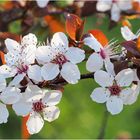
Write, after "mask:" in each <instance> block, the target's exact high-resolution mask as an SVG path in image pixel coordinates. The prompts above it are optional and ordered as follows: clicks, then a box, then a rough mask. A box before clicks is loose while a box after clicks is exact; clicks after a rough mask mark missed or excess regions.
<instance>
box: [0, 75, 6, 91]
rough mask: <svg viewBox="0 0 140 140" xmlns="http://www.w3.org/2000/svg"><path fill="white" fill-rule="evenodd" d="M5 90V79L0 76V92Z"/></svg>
mask: <svg viewBox="0 0 140 140" xmlns="http://www.w3.org/2000/svg"><path fill="white" fill-rule="evenodd" d="M5 88H6V80H5V78H4V77H3V76H2V75H1V76H0V92H2V91H3V90H4V89H5Z"/></svg>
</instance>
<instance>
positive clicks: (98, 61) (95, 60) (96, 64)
mask: <svg viewBox="0 0 140 140" xmlns="http://www.w3.org/2000/svg"><path fill="white" fill-rule="evenodd" d="M102 67H103V59H102V58H101V56H100V55H99V54H97V53H93V54H92V55H90V57H89V58H88V60H87V63H86V68H87V70H88V71H90V72H95V71H97V70H100V69H101V68H102Z"/></svg>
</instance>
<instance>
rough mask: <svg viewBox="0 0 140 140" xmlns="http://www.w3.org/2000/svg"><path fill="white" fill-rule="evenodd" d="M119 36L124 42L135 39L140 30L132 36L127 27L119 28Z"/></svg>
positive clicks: (139, 34)
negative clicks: (120, 35)
mask: <svg viewBox="0 0 140 140" xmlns="http://www.w3.org/2000/svg"><path fill="white" fill-rule="evenodd" d="M121 34H122V36H123V38H124V39H125V40H126V41H130V40H134V39H137V38H138V37H139V36H140V30H138V31H137V33H136V34H134V33H133V32H132V31H131V30H130V29H129V28H128V27H127V26H124V27H121Z"/></svg>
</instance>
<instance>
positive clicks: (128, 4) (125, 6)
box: [117, 0, 133, 11]
mask: <svg viewBox="0 0 140 140" xmlns="http://www.w3.org/2000/svg"><path fill="white" fill-rule="evenodd" d="M117 5H118V6H119V8H120V9H121V10H122V11H126V10H129V9H132V8H133V7H132V5H133V4H132V0H126V1H125V0H118V1H117Z"/></svg>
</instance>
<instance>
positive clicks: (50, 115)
mask: <svg viewBox="0 0 140 140" xmlns="http://www.w3.org/2000/svg"><path fill="white" fill-rule="evenodd" d="M59 114H60V110H59V108H58V107H56V106H51V107H46V108H44V110H43V116H44V120H46V121H48V122H52V121H54V120H56V119H57V118H58V117H59Z"/></svg>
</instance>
